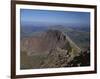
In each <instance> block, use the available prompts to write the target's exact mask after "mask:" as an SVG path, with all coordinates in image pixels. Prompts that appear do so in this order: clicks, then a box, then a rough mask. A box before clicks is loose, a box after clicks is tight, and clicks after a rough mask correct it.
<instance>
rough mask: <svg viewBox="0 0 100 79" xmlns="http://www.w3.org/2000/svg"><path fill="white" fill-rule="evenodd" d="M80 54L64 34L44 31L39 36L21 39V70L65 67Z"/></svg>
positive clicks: (57, 31)
mask: <svg viewBox="0 0 100 79" xmlns="http://www.w3.org/2000/svg"><path fill="white" fill-rule="evenodd" d="M80 53H81V49H80V48H79V47H78V46H77V45H76V44H75V43H74V42H73V41H72V40H71V39H70V37H69V36H66V35H65V33H64V32H62V31H59V30H52V29H50V30H46V31H44V32H42V33H41V34H40V35H39V36H32V37H28V38H23V39H21V69H29V68H53V67H54V68H56V67H65V66H66V67H67V66H68V63H69V62H71V61H72V60H73V59H74V58H75V57H76V56H79V54H80ZM24 59H25V60H26V62H25V60H24Z"/></svg>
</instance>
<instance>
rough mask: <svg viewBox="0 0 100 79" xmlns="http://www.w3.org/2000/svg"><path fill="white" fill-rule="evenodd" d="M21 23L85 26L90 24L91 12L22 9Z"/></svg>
mask: <svg viewBox="0 0 100 79" xmlns="http://www.w3.org/2000/svg"><path fill="white" fill-rule="evenodd" d="M20 13H21V16H20V17H21V23H34V22H43V23H55V24H58V23H59V24H64V23H65V24H67V23H68V24H85V25H89V23H90V13H89V12H69V11H52V10H34V9H21V10H20Z"/></svg>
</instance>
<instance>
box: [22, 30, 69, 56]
mask: <svg viewBox="0 0 100 79" xmlns="http://www.w3.org/2000/svg"><path fill="white" fill-rule="evenodd" d="M69 47H70V46H69V42H68V40H66V36H65V35H64V34H63V33H62V32H60V31H58V30H48V31H46V32H44V33H42V34H41V35H40V36H39V37H30V38H26V39H23V40H22V41H21V49H22V51H27V53H28V54H32V53H33V54H34V53H49V51H51V50H52V49H55V48H61V49H66V50H67V49H68V48H69Z"/></svg>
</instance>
